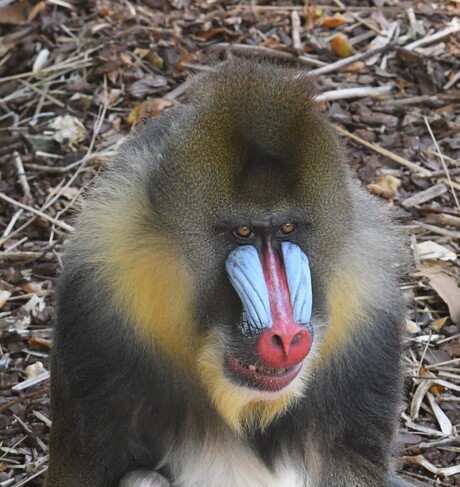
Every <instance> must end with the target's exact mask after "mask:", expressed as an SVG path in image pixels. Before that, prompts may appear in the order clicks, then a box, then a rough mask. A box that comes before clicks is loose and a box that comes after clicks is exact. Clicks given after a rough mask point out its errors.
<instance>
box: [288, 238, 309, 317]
mask: <svg viewBox="0 0 460 487" xmlns="http://www.w3.org/2000/svg"><path fill="white" fill-rule="evenodd" d="M281 247H282V249H283V258H284V268H285V270H286V277H287V281H288V286H289V294H290V295H291V303H292V308H293V311H294V318H295V320H296V322H297V323H299V324H303V325H308V324H309V323H310V319H311V311H312V306H313V294H312V288H311V273H310V265H309V263H308V257H307V256H306V255H305V254H304V253H303V252H302V250H300V247H298V246H297V245H296V244H294V243H292V242H283V243H282V244H281Z"/></svg>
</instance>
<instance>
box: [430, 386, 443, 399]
mask: <svg viewBox="0 0 460 487" xmlns="http://www.w3.org/2000/svg"><path fill="white" fill-rule="evenodd" d="M445 390H446V388H445V387H443V386H440V385H439V384H435V385H434V386H432V387H430V390H429V392H431V394H433V396H440V395H441V394H442V393H443V392H444V391H445Z"/></svg>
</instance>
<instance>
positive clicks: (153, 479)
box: [118, 470, 171, 487]
mask: <svg viewBox="0 0 460 487" xmlns="http://www.w3.org/2000/svg"><path fill="white" fill-rule="evenodd" d="M118 487H171V484H170V483H169V481H168V480H167V479H166V478H165V477H163V475H160V474H159V473H157V472H154V471H152V470H134V471H133V472H129V473H127V474H126V475H124V476H123V478H122V479H121V480H120V485H119V486H118Z"/></svg>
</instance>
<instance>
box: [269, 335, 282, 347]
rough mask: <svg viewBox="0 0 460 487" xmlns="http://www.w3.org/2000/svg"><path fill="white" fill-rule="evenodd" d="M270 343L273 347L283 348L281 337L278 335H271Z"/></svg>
mask: <svg viewBox="0 0 460 487" xmlns="http://www.w3.org/2000/svg"><path fill="white" fill-rule="evenodd" d="M271 339H272V343H273V345H275V347H280V348H284V346H283V339H282V338H281V337H280V336H279V335H272V338H271Z"/></svg>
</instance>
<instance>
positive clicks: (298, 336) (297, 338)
mask: <svg viewBox="0 0 460 487" xmlns="http://www.w3.org/2000/svg"><path fill="white" fill-rule="evenodd" d="M302 340H303V333H297V334H296V335H294V337H293V338H292V341H291V347H292V345H296V344H297V343H300V342H301V341H302Z"/></svg>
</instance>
